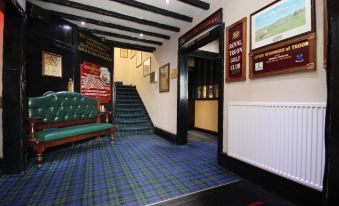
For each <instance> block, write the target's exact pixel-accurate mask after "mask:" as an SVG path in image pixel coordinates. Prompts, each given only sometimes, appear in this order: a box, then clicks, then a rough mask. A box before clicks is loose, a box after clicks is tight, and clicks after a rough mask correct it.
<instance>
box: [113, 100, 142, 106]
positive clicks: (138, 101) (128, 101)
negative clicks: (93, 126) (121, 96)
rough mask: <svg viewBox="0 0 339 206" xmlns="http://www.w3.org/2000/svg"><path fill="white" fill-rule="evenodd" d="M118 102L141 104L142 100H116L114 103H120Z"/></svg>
mask: <svg viewBox="0 0 339 206" xmlns="http://www.w3.org/2000/svg"><path fill="white" fill-rule="evenodd" d="M120 104H124V105H130V104H142V101H140V100H118V101H117V102H116V104H115V105H120ZM142 105H144V104H142Z"/></svg>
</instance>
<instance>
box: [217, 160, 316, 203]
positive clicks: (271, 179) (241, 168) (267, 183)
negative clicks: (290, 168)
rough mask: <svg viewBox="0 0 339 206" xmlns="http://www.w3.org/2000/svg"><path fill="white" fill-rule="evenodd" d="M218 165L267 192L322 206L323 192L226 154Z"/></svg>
mask: <svg viewBox="0 0 339 206" xmlns="http://www.w3.org/2000/svg"><path fill="white" fill-rule="evenodd" d="M218 163H219V164H220V165H221V166H222V167H224V168H226V169H228V170H231V171H233V172H234V173H236V174H238V175H241V176H242V177H244V178H246V179H248V180H251V181H253V182H254V183H256V184H258V185H260V186H262V187H264V188H265V189H267V190H270V191H274V192H277V193H278V194H280V195H282V196H287V197H289V198H295V199H301V200H302V202H307V203H308V205H321V192H319V191H316V190H313V189H311V188H308V187H306V186H303V185H301V184H298V183H296V182H293V181H291V180H288V179H286V178H283V177H280V176H278V175H275V174H273V173H270V172H267V171H265V170H262V169H259V168H257V167H254V166H252V165H249V164H247V163H244V162H242V161H239V160H237V159H234V158H232V157H230V156H228V155H226V154H220V155H219V158H218Z"/></svg>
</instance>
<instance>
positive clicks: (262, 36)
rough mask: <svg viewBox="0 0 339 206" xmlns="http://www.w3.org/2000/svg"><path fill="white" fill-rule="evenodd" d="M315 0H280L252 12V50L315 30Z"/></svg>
mask: <svg viewBox="0 0 339 206" xmlns="http://www.w3.org/2000/svg"><path fill="white" fill-rule="evenodd" d="M313 18H314V0H278V1H275V2H273V3H272V4H270V5H268V6H266V7H264V8H262V9H260V10H259V11H257V12H255V13H253V14H251V50H255V49H258V48H261V47H264V46H267V45H270V44H273V43H276V42H280V41H282V40H286V39H289V38H292V37H295V36H299V35H302V34H307V33H311V32H313V31H314V25H313Z"/></svg>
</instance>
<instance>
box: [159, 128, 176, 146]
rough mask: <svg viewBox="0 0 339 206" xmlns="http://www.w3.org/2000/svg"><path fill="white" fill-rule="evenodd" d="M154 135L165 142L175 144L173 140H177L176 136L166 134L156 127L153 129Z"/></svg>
mask: <svg viewBox="0 0 339 206" xmlns="http://www.w3.org/2000/svg"><path fill="white" fill-rule="evenodd" d="M154 134H156V135H158V136H160V137H162V138H164V139H165V140H167V141H169V142H171V143H173V144H175V140H176V138H177V135H175V134H172V133H170V132H167V131H165V130H163V129H160V128H157V127H154Z"/></svg>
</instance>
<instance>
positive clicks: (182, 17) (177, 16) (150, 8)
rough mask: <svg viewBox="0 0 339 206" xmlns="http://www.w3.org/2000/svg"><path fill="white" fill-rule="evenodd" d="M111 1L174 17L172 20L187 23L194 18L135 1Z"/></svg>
mask: <svg viewBox="0 0 339 206" xmlns="http://www.w3.org/2000/svg"><path fill="white" fill-rule="evenodd" d="M110 1H114V2H118V3H120V4H124V5H127V6H131V7H135V8H138V9H142V10H145V11H150V12H153V13H157V14H160V15H163V16H168V17H172V18H175V19H179V20H182V21H187V22H192V21H193V18H192V17H190V16H186V15H183V14H179V13H176V12H173V11H169V10H166V9H162V8H159V7H155V6H152V5H149V4H145V3H142V2H139V1H135V0H110Z"/></svg>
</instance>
